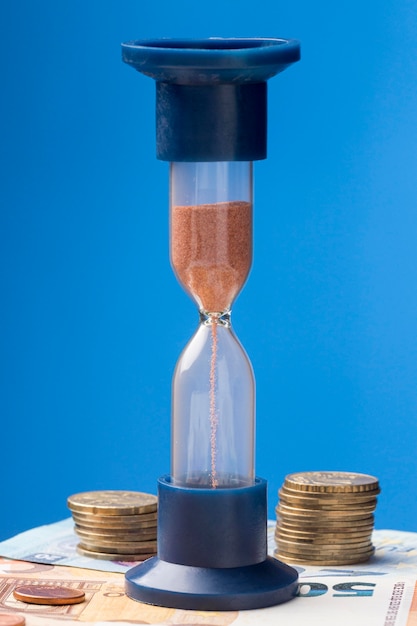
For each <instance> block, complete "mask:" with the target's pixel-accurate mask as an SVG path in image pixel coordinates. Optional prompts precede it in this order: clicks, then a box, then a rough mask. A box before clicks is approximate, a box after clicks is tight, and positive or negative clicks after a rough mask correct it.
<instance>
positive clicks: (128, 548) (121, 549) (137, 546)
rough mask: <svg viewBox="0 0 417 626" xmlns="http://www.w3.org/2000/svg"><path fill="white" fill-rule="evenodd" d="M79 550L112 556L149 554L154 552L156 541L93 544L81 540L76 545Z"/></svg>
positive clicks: (92, 542)
mask: <svg viewBox="0 0 417 626" xmlns="http://www.w3.org/2000/svg"><path fill="white" fill-rule="evenodd" d="M78 545H79V546H80V547H81V548H84V549H87V550H92V551H93V552H94V551H96V552H110V553H114V554H150V553H153V552H156V547H157V543H156V541H136V542H119V541H115V542H109V543H104V542H100V543H98V542H94V541H88V540H87V539H83V540H82V541H80V542H79V544H78Z"/></svg>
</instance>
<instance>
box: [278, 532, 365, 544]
mask: <svg viewBox="0 0 417 626" xmlns="http://www.w3.org/2000/svg"><path fill="white" fill-rule="evenodd" d="M370 537H371V533H365V534H363V535H359V536H357V535H356V536H354V537H352V536H350V535H347V534H342V533H339V534H336V533H322V534H321V535H319V534H315V535H306V534H300V533H291V532H289V531H286V530H282V529H281V528H279V529H278V528H277V530H276V532H275V538H276V540H277V541H279V540H280V539H290V540H292V541H298V542H299V543H312V544H333V543H339V544H343V543H348V544H350V543H356V542H358V541H367V540H369V539H370Z"/></svg>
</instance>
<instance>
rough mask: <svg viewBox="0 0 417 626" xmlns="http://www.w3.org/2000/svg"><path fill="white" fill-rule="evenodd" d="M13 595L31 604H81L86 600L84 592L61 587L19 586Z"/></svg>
mask: <svg viewBox="0 0 417 626" xmlns="http://www.w3.org/2000/svg"><path fill="white" fill-rule="evenodd" d="M13 595H14V597H15V598H16V600H20V601H21V602H27V603H29V604H53V605H57V604H79V603H80V602H84V600H85V593H84V591H81V590H80V589H71V588H70V587H61V586H60V585H19V587H16V589H15V590H14V591H13Z"/></svg>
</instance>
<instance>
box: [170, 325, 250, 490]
mask: <svg viewBox="0 0 417 626" xmlns="http://www.w3.org/2000/svg"><path fill="white" fill-rule="evenodd" d="M254 401H255V390H254V377H253V372H252V366H251V364H250V361H249V359H248V357H247V355H246V353H245V351H244V349H243V347H242V346H241V344H240V343H239V341H238V339H237V337H236V336H235V334H234V333H233V331H232V329H231V327H230V321H229V319H228V315H226V316H225V317H223V318H220V319H216V318H212V317H207V318H205V319H203V321H202V323H201V324H200V326H199V328H198V329H197V332H196V333H195V335H194V336H193V337H192V339H191V340H190V342H189V343H188V345H187V346H186V348H185V349H184V351H183V353H182V355H181V356H180V359H179V361H178V363H177V366H176V369H175V374H174V379H173V394H172V444H171V445H172V450H171V475H172V478H173V480H174V483H175V484H178V485H183V486H192V487H212V488H216V487H239V486H243V485H250V484H252V482H253V477H254V426H255V424H254V421H255V420H254V417H255V409H254Z"/></svg>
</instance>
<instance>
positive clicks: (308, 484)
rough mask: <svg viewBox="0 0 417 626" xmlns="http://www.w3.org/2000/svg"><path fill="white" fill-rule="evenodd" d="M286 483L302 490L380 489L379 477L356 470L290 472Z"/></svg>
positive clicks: (292, 487)
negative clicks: (356, 471)
mask: <svg viewBox="0 0 417 626" xmlns="http://www.w3.org/2000/svg"><path fill="white" fill-rule="evenodd" d="M284 485H285V486H286V487H289V488H291V489H296V490H300V491H314V492H325V493H357V492H364V491H376V490H378V489H379V483H378V479H377V478H375V477H374V476H370V475H368V474H358V473H354V472H299V473H294V474H288V476H286V477H285V480H284Z"/></svg>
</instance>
